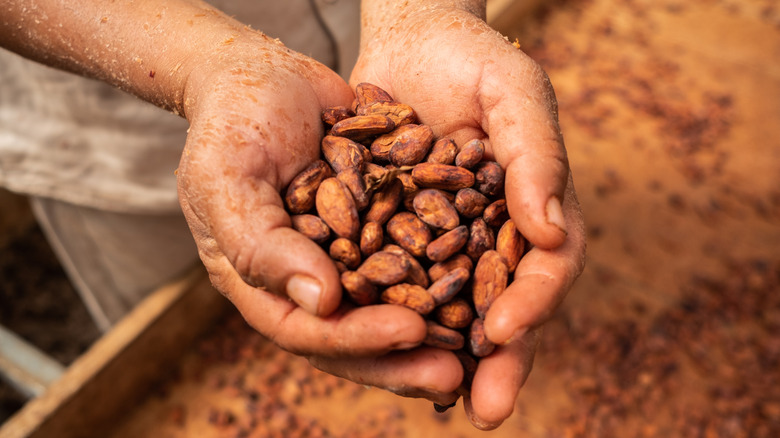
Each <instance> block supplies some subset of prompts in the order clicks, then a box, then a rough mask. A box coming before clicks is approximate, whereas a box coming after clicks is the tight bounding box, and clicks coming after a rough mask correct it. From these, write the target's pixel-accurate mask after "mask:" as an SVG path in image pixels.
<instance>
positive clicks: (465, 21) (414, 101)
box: [350, 2, 585, 429]
mask: <svg viewBox="0 0 780 438" xmlns="http://www.w3.org/2000/svg"><path fill="white" fill-rule="evenodd" d="M364 3H365V2H364ZM369 3H370V2H369ZM439 3H441V2H439ZM445 3H446V2H445ZM385 7H387V8H389V7H390V6H384V5H381V2H374V5H373V6H372V5H368V7H366V12H364V23H367V24H366V25H364V28H363V37H362V40H361V54H360V57H359V59H358V63H357V66H356V67H355V69H354V71H353V73H352V77H351V79H350V82H351V83H352V85H353V86H354V85H356V84H357V83H360V82H370V83H373V84H376V85H378V86H380V87H382V88H384V89H385V90H387V91H388V92H389V93H390V94H391V95H392V96H393V97H394V98H395V99H396V100H398V101H400V102H404V103H406V104H408V105H410V106H412V107H413V108H415V110H416V111H417V113H418V116H419V119H420V121H421V123H424V124H427V125H430V126H431V127H432V128H433V130H434V132H435V134H436V135H437V137H442V136H447V137H451V138H453V139H454V140H455V141H456V142H457V143H458V144H463V143H465V142H466V141H468V140H471V139H474V138H480V139H483V140H484V142H485V144H486V149H487V152H488V156H489V158H494V159H495V160H497V161H498V162H499V163H500V164H501V165H502V167H503V168H504V169H505V170H506V182H505V184H506V196H507V204H508V207H509V213H510V215H511V217H512V218H513V220H514V221H515V224H516V225H517V227H518V229H519V230H520V231H521V232H522V234H523V235H524V236H525V237H526V238H527V239H528V240H529V241H530V242H531V243H532V244H533V249H531V250H530V252H528V253H527V254H526V255H525V257H524V258H523V260H522V262H521V263H520V265H519V266H518V268H517V271H516V273H515V277H514V281H513V283H512V284H511V285H509V287H508V288H507V289H506V291H505V292H504V293H503V294H502V295H501V296H500V297H499V298H498V299H497V300H496V301H495V303H494V304H493V306H492V307H491V309H490V310H489V312H488V313H487V315H486V319H485V330H486V333H487V335H488V337H489V338H490V339H491V340H492V341H493V342H495V343H496V344H498V345H499V346H498V347H497V349H496V350H495V351H494V353H492V354H491V355H490V356H488V357H486V358H483V359H482V360H481V362H480V365H479V367H478V369H477V372H476V376H475V377H474V381H473V384H472V388H471V392H470V395H469V396H467V397H466V398H465V407H466V410H467V413H468V415H469V418H470V419H471V421H472V423H473V424H474V425H475V426H477V427H478V428H480V429H493V428H495V427H498V425H500V424H501V422H502V421H503V420H505V419H506V418H508V417H509V416H510V415H511V413H512V411H513V409H514V404H515V400H516V398H517V394H518V391H519V389H520V387H521V386H522V385H523V383H524V382H525V380H526V378H527V376H528V373H529V372H530V370H531V364H532V363H533V356H534V352H535V349H536V344H537V342H538V337H539V335H538V331H537V329H536V328H537V327H539V326H540V325H541V324H542V323H543V322H544V321H545V320H546V319H548V318H549V316H550V315H551V314H552V312H553V311H554V310H555V308H556V307H557V306H558V304H559V303H560V302H561V301H562V300H563V298H564V296H565V295H566V293H567V292H568V290H569V289H570V287H571V285H572V283H573V282H574V280H575V279H576V278H577V277H578V276H579V274H580V273H581V272H582V270H583V267H584V254H585V239H584V233H583V218H582V214H581V212H580V208H579V204H578V202H577V199H576V196H575V192H574V186H573V182H572V179H571V176H570V174H569V166H568V161H567V157H566V151H565V148H564V145H563V139H562V136H561V133H560V128H559V126H558V120H557V103H556V100H555V96H554V93H553V90H552V87H551V85H550V83H549V80H548V78H547V76H546V75H545V73H544V72H543V70H542V69H541V68H540V67H539V66H538V65H537V64H536V63H535V62H533V61H532V60H531V59H530V58H528V57H527V56H526V55H524V54H523V53H522V52H521V51H520V50H518V49H517V48H515V47H514V46H513V45H512V44H510V43H509V42H508V41H507V40H506V39H505V38H503V37H502V36H501V35H500V34H498V33H497V32H496V31H494V30H493V29H491V28H490V27H489V26H487V24H486V23H485V22H484V21H483V20H482V19H481V18H480V17H478V16H475V15H474V14H473V13H472V12H469V11H464V10H459V9H457V8H441V7H438V8H437V7H435V6H430V7H427V8H421V7H419V6H418V7H417V8H416V10H410V9H411V8H408V9H406V10H404V9H403V8H401V9H399V10H398V12H397V14H395V15H393V13H392V12H390V11H389V10H384V11H382V12H381V13H379V12H378V11H380V10H381V9H382V8H385ZM372 8H374V9H373V10H372ZM388 14H389V15H388Z"/></svg>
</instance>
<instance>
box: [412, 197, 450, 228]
mask: <svg viewBox="0 0 780 438" xmlns="http://www.w3.org/2000/svg"><path fill="white" fill-rule="evenodd" d="M413 206H414V211H415V213H417V217H419V218H420V220H421V221H423V222H425V223H426V224H428V225H430V226H431V227H434V228H441V229H444V230H452V229H453V228H455V227H457V226H458V225H460V217H459V216H458V211H457V210H455V207H453V205H452V204H451V203H450V201H449V200H448V199H447V197H445V196H444V195H443V194H442V193H441V192H440V191H439V190H435V189H424V190H420V191H419V192H418V193H417V195H415V197H414V201H413Z"/></svg>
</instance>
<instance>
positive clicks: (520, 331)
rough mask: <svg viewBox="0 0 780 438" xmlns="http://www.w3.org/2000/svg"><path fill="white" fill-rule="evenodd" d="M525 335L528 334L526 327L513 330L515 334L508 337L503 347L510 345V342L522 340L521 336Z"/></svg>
mask: <svg viewBox="0 0 780 438" xmlns="http://www.w3.org/2000/svg"><path fill="white" fill-rule="evenodd" d="M526 333H528V328H527V327H521V328H519V329H517V330H515V332H514V333H512V336H510V337H509V339H507V340H506V341H504V345H509V344H511V343H512V342H514V341H516V340H518V339H520V338H522V337H523V335H525V334H526Z"/></svg>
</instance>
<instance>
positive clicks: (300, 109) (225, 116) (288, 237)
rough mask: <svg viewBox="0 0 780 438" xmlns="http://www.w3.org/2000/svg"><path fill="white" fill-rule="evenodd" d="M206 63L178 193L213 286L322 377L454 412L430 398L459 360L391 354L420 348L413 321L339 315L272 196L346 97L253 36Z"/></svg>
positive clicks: (327, 284) (398, 315) (193, 101)
mask: <svg viewBox="0 0 780 438" xmlns="http://www.w3.org/2000/svg"><path fill="white" fill-rule="evenodd" d="M207 57H208V59H209V61H208V62H204V63H202V67H201V68H200V69H199V70H195V71H193V74H192V75H191V76H190V79H189V80H188V83H187V89H186V90H185V95H184V110H185V113H186V116H187V118H188V119H189V120H190V123H191V126H190V130H189V135H188V138H187V144H186V147H185V149H184V152H183V155H182V159H181V163H180V167H179V170H178V181H179V195H180V202H181V206H182V209H183V211H184V213H185V216H186V218H187V221H188V223H189V226H190V228H191V230H192V233H193V235H194V237H195V240H196V243H197V245H198V249H199V252H200V257H201V259H202V260H203V263H204V264H205V266H206V268H207V270H208V272H209V275H210V277H211V280H212V283H213V284H214V286H215V287H216V288H217V289H218V290H219V291H220V292H222V293H223V294H224V295H225V296H226V297H227V298H229V299H230V300H231V301H232V302H233V304H235V306H236V307H237V308H238V310H239V311H240V312H241V314H242V315H243V317H244V318H245V319H246V321H247V322H248V323H249V324H250V325H252V326H253V327H254V328H255V329H257V330H258V331H259V332H260V333H262V334H264V335H265V336H267V337H269V338H270V339H271V340H273V341H274V342H275V343H276V344H278V345H279V346H280V347H282V348H284V349H285V350H288V351H291V352H293V353H295V354H299V355H304V356H307V357H309V360H310V361H311V362H312V363H313V364H315V365H317V366H319V367H320V368H322V369H325V370H327V371H329V372H331V373H333V374H336V375H339V376H343V377H346V378H349V379H351V380H353V381H356V382H359V383H362V384H366V385H374V386H379V387H383V388H391V389H393V390H395V391H397V392H402V393H406V394H409V395H416V394H418V391H419V388H427V389H428V390H429V391H432V392H433V394H432V395H431V397H432V398H433V399H437V400H440V401H442V402H451V401H453V399H452V398H451V396H449V395H448V396H447V397H445V398H436V397H437V394H438V393H443V394H450V393H451V392H452V391H453V390H454V388H455V387H457V385H458V384H459V382H460V380H461V378H462V370H460V365H459V363H458V362H457V360H453V358H450V357H445V358H444V360H442V359H440V357H441V356H442V354H441V352H440V351H438V350H435V349H415V350H413V351H395V350H399V349H400V350H404V349H409V348H411V347H414V346H417V345H419V344H420V342H421V341H422V339H423V338H424V337H425V332H426V328H425V323H424V321H423V320H422V318H421V317H420V316H419V315H418V314H416V313H415V312H413V311H411V310H409V309H406V308H404V307H401V306H393V305H379V306H370V307H365V308H357V309H352V308H349V307H347V306H346V305H340V297H341V286H340V279H339V273H338V272H337V270H336V268H335V265H334V264H333V262H332V260H331V259H330V258H329V257H328V255H327V254H326V253H325V252H324V251H323V250H322V249H321V248H320V247H319V246H317V245H316V244H315V243H313V242H312V241H310V240H309V239H308V238H306V237H304V236H303V235H301V234H299V233H297V232H296V231H294V230H293V229H292V228H291V224H290V217H289V216H288V214H287V213H286V212H285V210H284V208H283V203H282V199H281V196H280V194H279V193H280V190H282V189H283V188H284V187H285V186H286V185H287V184H288V183H289V182H290V180H291V179H292V178H293V177H294V176H295V175H296V174H297V173H298V172H300V171H301V170H302V169H303V168H304V167H306V166H307V165H308V164H309V163H311V162H312V161H313V160H315V159H317V158H318V156H319V150H320V149H319V148H320V139H321V137H322V135H323V128H322V122H321V119H320V114H321V111H322V109H323V108H326V107H328V106H334V105H349V103H350V102H351V101H352V99H353V94H352V92H351V90H350V88H349V86H348V85H347V84H346V83H345V82H344V81H343V80H342V79H341V78H339V77H338V76H337V75H336V74H335V73H333V72H332V71H330V70H329V69H327V68H326V67H324V66H323V65H321V64H319V63H317V62H315V61H313V60H311V59H309V58H307V57H304V56H302V55H300V54H298V53H294V52H292V51H290V50H288V49H287V48H285V47H284V46H282V45H281V44H280V43H278V42H275V41H273V40H270V39H268V38H265V37H264V36H262V35H260V34H256V33H253V32H251V33H249V34H242V35H241V36H240V37H238V38H236V39H235V40H234V42H233V43H232V45H230V46H228V47H223V48H221V50H220V51H219V52H216V53H214V54H213V55H212V56H210V57H209V55H208V54H207ZM291 300H292V301H291ZM426 395H427V393H426Z"/></svg>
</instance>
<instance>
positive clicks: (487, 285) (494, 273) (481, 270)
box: [472, 250, 509, 318]
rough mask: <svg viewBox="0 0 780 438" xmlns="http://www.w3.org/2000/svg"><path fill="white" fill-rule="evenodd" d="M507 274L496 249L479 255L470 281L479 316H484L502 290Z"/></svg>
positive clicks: (505, 283) (504, 287)
mask: <svg viewBox="0 0 780 438" xmlns="http://www.w3.org/2000/svg"><path fill="white" fill-rule="evenodd" d="M508 276H509V270H508V268H507V267H506V265H505V264H504V259H503V257H501V255H500V254H499V253H498V252H497V251H494V250H490V251H487V252H485V253H484V254H483V255H482V257H480V259H479V261H478V262H477V266H476V268H474V276H473V278H474V281H473V283H472V295H473V299H474V308H475V310H476V311H477V315H479V317H480V318H484V317H485V314H486V313H487V311H488V309H489V308H490V305H491V304H493V301H495V299H496V298H498V296H499V295H501V294H502V293H503V292H504V289H506V285H507V279H508Z"/></svg>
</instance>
